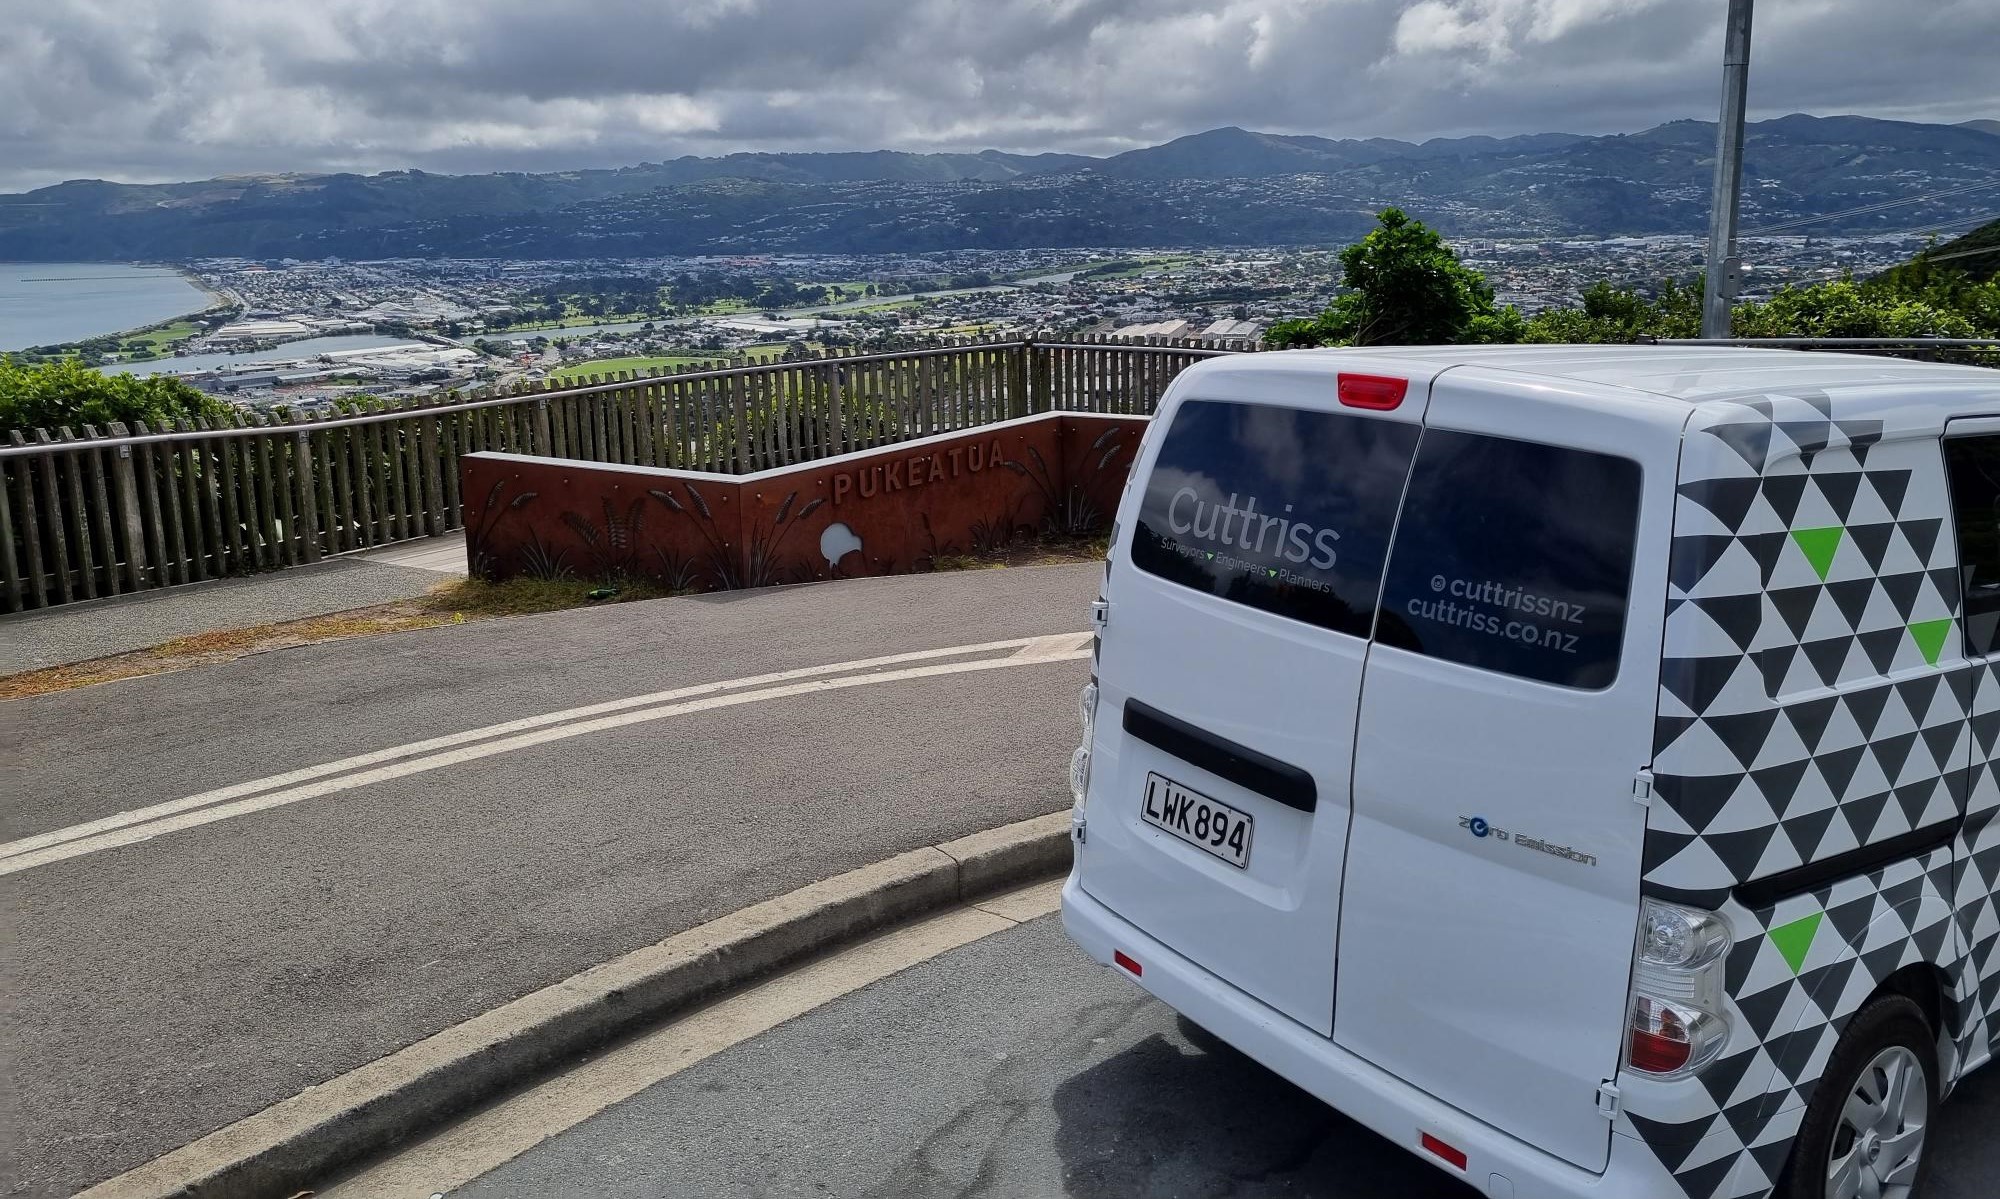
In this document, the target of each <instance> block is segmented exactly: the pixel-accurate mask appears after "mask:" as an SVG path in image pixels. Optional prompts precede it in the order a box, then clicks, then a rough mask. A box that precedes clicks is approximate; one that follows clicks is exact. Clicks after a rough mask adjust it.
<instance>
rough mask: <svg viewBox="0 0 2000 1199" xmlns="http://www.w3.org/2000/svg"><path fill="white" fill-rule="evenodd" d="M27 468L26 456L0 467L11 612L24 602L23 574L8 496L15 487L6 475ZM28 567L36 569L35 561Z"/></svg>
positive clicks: (0, 561) (0, 547)
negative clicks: (18, 564) (17, 558)
mask: <svg viewBox="0 0 2000 1199" xmlns="http://www.w3.org/2000/svg"><path fill="white" fill-rule="evenodd" d="M27 469H28V460H27V459H25V458H23V459H21V460H20V462H19V464H18V465H17V464H15V463H13V462H8V463H6V464H5V466H4V468H0V566H4V567H5V570H4V572H0V573H4V574H5V577H6V580H7V611H9V612H19V611H20V610H21V607H22V604H21V575H20V573H19V571H18V569H17V568H16V567H15V565H14V552H15V550H14V543H15V541H16V538H15V536H14V505H13V501H12V500H10V499H9V498H8V493H10V492H11V491H13V490H14V488H13V486H12V482H11V480H9V479H8V478H7V477H6V476H8V475H13V474H17V473H18V474H22V475H24V476H25V473H26V471H27ZM28 569H29V570H30V571H32V570H33V569H34V562H33V561H32V560H30V562H29V563H28Z"/></svg>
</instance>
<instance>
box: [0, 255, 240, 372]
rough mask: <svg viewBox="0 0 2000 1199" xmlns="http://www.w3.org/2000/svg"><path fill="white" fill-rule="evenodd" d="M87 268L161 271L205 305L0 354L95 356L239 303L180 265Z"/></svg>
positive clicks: (148, 263) (168, 355) (46, 357)
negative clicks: (97, 349) (94, 350)
mask: <svg viewBox="0 0 2000 1199" xmlns="http://www.w3.org/2000/svg"><path fill="white" fill-rule="evenodd" d="M48 265H50V266H57V265H61V264H58V263H50V264H48ZM87 265H93V266H94V265H116V266H127V267H132V268H135V269H138V270H143V271H149V272H150V271H157V272H159V273H161V274H172V275H174V276H176V277H177V278H179V279H180V280H181V281H182V282H183V283H186V284H187V285H188V286H189V287H190V288H192V289H193V290H195V291H196V292H198V293H200V295H201V296H202V298H203V301H204V303H203V304H202V306H201V307H200V308H195V309H189V310H185V311H182V312H178V313H176V314H174V315H172V316H169V317H165V318H163V319H160V320H156V321H148V322H146V323H145V324H142V325H134V326H131V327H129V328H125V329H117V330H113V331H110V332H106V333H94V334H92V335H90V336H89V337H80V338H76V339H74V340H71V341H65V342H55V343H48V344H46V345H44V346H35V347H27V346H23V347H20V348H17V349H13V350H6V351H0V353H6V354H9V355H12V356H16V357H27V358H28V359H29V360H53V359H57V358H65V357H70V356H75V355H89V354H90V353H91V347H92V346H94V345H97V344H99V343H103V342H115V343H118V344H123V343H124V342H126V341H129V340H131V339H133V338H137V337H143V336H145V335H146V334H149V333H157V332H159V331H161V330H164V329H169V328H172V327H173V326H175V325H178V324H182V323H192V322H198V321H201V320H203V319H204V318H207V317H210V316H212V315H214V314H215V313H217V312H221V311H223V310H226V309H230V308H234V307H236V306H237V301H235V300H232V299H230V298H229V296H228V295H226V294H224V293H223V292H220V291H217V290H216V289H215V288H212V287H210V286H209V285H208V284H207V283H205V282H203V281H202V279H201V277H200V276H199V275H197V274H195V273H194V271H193V270H192V269H190V268H189V267H187V266H184V265H182V264H180V263H176V262H160V261H149V260H140V261H135V262H121V263H111V264H99V263H90V264H87ZM31 349H37V350H43V351H45V352H43V353H38V354H32V355H30V354H29V350H31ZM171 357H173V355H172V354H171V353H163V354H160V355H159V356H158V358H171ZM156 360H157V359H147V360H142V361H156Z"/></svg>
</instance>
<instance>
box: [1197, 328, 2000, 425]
mask: <svg viewBox="0 0 2000 1199" xmlns="http://www.w3.org/2000/svg"><path fill="white" fill-rule="evenodd" d="M1284 358H1290V359H1292V360H1293V361H1294V362H1298V361H1299V360H1302V359H1307V358H1313V359H1321V358H1333V359H1337V360H1338V361H1340V362H1342V363H1345V364H1347V365H1349V366H1350V367H1351V366H1352V365H1354V361H1355V359H1356V358H1369V359H1377V360H1380V361H1383V362H1384V363H1387V362H1396V363H1398V364H1406V365H1408V366H1412V367H1416V368H1419V369H1423V368H1429V369H1432V370H1444V369H1445V368H1447V367H1454V366H1480V367H1485V368H1488V369H1492V370H1504V371H1515V372H1519V373H1521V374H1524V375H1533V376H1537V377H1539V378H1544V379H1565V380H1575V381H1578V382H1584V383H1595V384H1601V385H1605V386H1610V387H1621V388H1626V389H1629V390H1632V391H1637V392H1643V393H1645V394H1647V395H1650V396H1654V397H1658V398H1661V399H1665V400H1672V401H1678V402H1681V403H1686V404H1702V403H1707V402H1709V401H1715V400H1732V399H1743V398H1745V397H1749V396H1762V395H1770V394H1773V393H1778V394H1783V393H1785V392H1788V391H1794V390H1796V389H1801V388H1810V389H1816V390H1820V391H1829V392H1831V391H1839V390H1842V389H1848V388H1860V387H1866V388H1870V389H1874V388H1878V387H1880V386H1882V385H1883V384H1898V383H1912V384H1924V385H1928V386H1937V385H1940V384H1943V385H1946V386H1954V385H1955V386H1960V387H1962V386H1965V385H1967V384H1970V385H1974V386H1979V387H1983V388H1986V389H1990V390H1991V391H1992V392H1994V393H2000V371H1995V370H1993V369H1991V368H1987V367H1977V366H1957V365H1949V364H1943V363H1935V362H1915V361H1911V360H1909V359H1903V358H1883V357H1877V356H1874V355H1866V354H1844V353H1815V352H1810V351H1801V350H1786V349H1775V348H1762V347H1749V346H1645V345H1634V346H1600V345H1581V346H1579V345H1565V346H1553V345H1551V346H1519V345H1512V346H1398V347H1376V348H1367V349H1327V350H1297V351H1291V352H1289V353H1285V354H1283V355H1277V354H1245V355H1241V356H1236V357H1232V358H1230V359H1228V360H1227V361H1229V362H1230V363H1231V364H1232V365H1236V364H1240V365H1242V366H1244V367H1249V368H1252V369H1257V368H1258V367H1264V368H1269V367H1276V366H1277V365H1278V361H1281V360H1282V359H1284ZM1259 360H1263V361H1262V362H1260V361H1259ZM1279 369H1283V368H1282V367H1279ZM1875 406H1876V405H1875V404H1866V405H1865V406H1864V407H1865V408H1873V407H1875ZM1843 415H1847V416H1863V415H1870V413H1868V412H1866V411H1864V410H1861V409H1850V410H1849V411H1848V412H1846V413H1843Z"/></svg>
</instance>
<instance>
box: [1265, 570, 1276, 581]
mask: <svg viewBox="0 0 2000 1199" xmlns="http://www.w3.org/2000/svg"><path fill="white" fill-rule="evenodd" d="M1264 573H1265V574H1267V575H1270V576H1271V577H1272V578H1274V579H1275V578H1277V577H1278V572H1277V571H1275V570H1272V569H1270V568H1269V567H1266V568H1265V569H1264Z"/></svg>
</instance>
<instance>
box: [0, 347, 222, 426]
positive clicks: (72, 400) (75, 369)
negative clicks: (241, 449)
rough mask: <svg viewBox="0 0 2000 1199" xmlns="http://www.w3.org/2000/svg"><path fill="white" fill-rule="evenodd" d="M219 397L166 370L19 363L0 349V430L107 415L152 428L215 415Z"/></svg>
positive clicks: (99, 421) (89, 421) (99, 422)
mask: <svg viewBox="0 0 2000 1199" xmlns="http://www.w3.org/2000/svg"><path fill="white" fill-rule="evenodd" d="M228 411H229V406H228V405H227V404H224V403H223V402H222V401H220V400H217V399H214V398H212V397H210V396H206V395H203V394H202V393H201V392H199V391H196V390H195V389H194V388H192V387H189V386H188V385H187V384H185V383H183V382H181V381H180V380H179V379H175V378H172V377H170V376H167V375H152V376H149V377H146V378H140V377H138V376H134V375H106V374H101V373H99V372H97V371H94V370H91V369H90V368H89V367H87V366H85V365H83V364H82V363H81V362H78V361H77V360H76V359H74V358H63V359H59V360H57V361H55V362H45V363H41V364H39V365H34V366H24V365H21V364H19V363H17V362H15V361H14V360H13V359H12V358H10V357H7V356H5V355H0V430H12V429H20V430H23V431H25V430H28V429H57V428H62V427H64V426H68V427H71V428H80V427H81V426H83V425H95V426H97V428H98V430H99V431H100V432H101V431H103V429H104V426H106V425H108V424H110V423H111V422H113V421H124V422H125V423H127V424H130V423H131V422H133V421H141V420H142V421H145V422H146V423H147V425H149V426H151V427H153V428H155V429H158V428H160V427H162V426H169V427H170V426H171V425H172V424H173V422H174V421H177V420H181V419H183V418H189V417H195V416H221V415H223V414H225V413H227V412H228Z"/></svg>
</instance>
